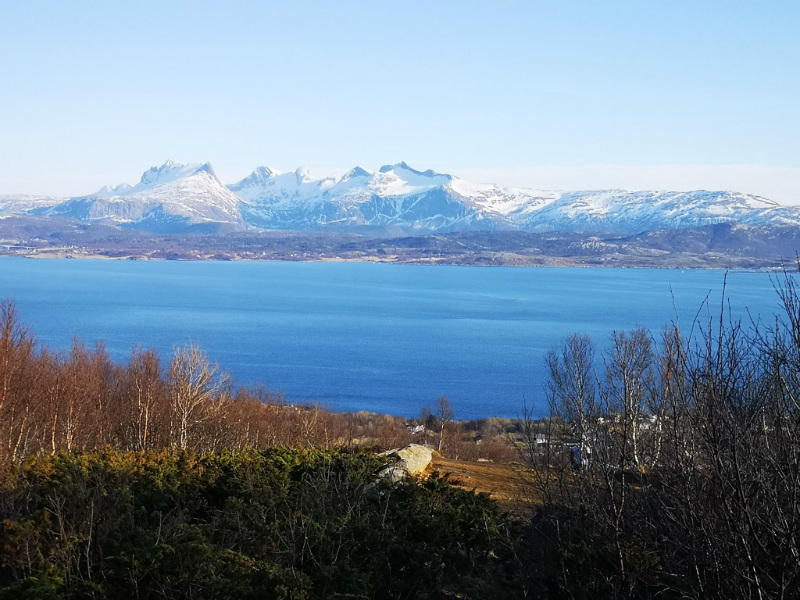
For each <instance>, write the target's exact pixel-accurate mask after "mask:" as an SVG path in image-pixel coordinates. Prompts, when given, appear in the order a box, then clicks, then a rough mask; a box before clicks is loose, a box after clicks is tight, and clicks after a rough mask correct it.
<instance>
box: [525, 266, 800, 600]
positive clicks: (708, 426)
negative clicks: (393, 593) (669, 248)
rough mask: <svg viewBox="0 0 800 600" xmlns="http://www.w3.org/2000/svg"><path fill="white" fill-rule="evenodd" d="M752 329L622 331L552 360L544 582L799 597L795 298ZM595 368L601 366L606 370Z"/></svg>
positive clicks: (536, 448) (537, 446)
mask: <svg viewBox="0 0 800 600" xmlns="http://www.w3.org/2000/svg"><path fill="white" fill-rule="evenodd" d="M777 293H778V296H779V298H780V300H781V304H782V308H783V310H782V313H781V314H780V315H778V316H776V317H774V318H772V319H767V320H766V321H756V322H752V323H750V324H747V325H743V324H742V323H741V322H737V321H733V320H731V319H730V317H729V316H728V315H727V313H726V310H725V307H724V305H723V307H722V310H721V314H720V315H719V316H718V317H715V318H713V319H709V320H708V321H706V322H704V323H701V322H699V321H698V320H696V321H695V322H694V323H693V324H692V328H691V330H690V331H685V330H683V329H681V328H680V327H678V326H677V325H676V326H673V327H670V328H667V329H666V330H665V331H664V332H663V334H662V335H661V336H660V337H659V338H658V339H656V338H654V337H653V336H651V335H650V334H649V333H648V332H647V331H644V330H635V331H632V332H615V333H614V334H613V336H612V340H611V342H612V343H611V347H610V349H609V350H608V351H606V352H604V353H603V354H602V360H597V359H596V356H595V347H594V344H593V342H592V341H591V340H590V339H589V338H587V337H584V336H579V335H574V336H571V337H570V338H569V339H568V340H567V341H566V342H565V343H564V344H563V345H562V346H561V347H560V348H557V349H554V350H553V351H552V352H551V353H550V355H549V357H548V366H549V371H550V379H549V383H548V392H549V398H550V402H551V416H552V418H551V420H550V422H549V424H550V428H549V432H548V436H547V440H546V443H537V442H541V441H542V440H541V439H534V436H533V435H529V436H528V442H529V443H528V445H527V448H526V455H527V460H528V461H529V463H530V464H531V465H532V466H534V467H535V474H536V481H537V487H538V491H539V493H540V494H541V497H542V499H543V503H544V506H543V507H542V508H541V509H540V510H539V511H538V512H537V515H536V517H535V519H534V522H533V526H534V533H533V534H532V535H533V539H535V540H537V545H538V550H537V552H538V553H539V556H540V559H539V561H538V564H540V565H541V566H542V573H541V576H542V578H543V580H544V581H547V582H549V585H551V586H553V587H552V589H558V590H559V592H558V593H557V594H556V596H558V597H572V598H653V597H658V598H665V599H667V598H676V599H677V598H697V599H700V598H721V599H722V598H725V599H729V598H758V599H765V598H798V597H800V294H798V287H797V283H796V280H795V279H794V278H793V277H791V276H788V275H787V276H786V277H785V278H784V279H783V281H782V282H779V284H778V285H777ZM597 365H601V367H600V368H599V369H597V368H596V366H597Z"/></svg>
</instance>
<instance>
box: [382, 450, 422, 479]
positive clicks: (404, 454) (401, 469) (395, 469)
mask: <svg viewBox="0 0 800 600" xmlns="http://www.w3.org/2000/svg"><path fill="white" fill-rule="evenodd" d="M380 456H386V457H389V458H393V459H395V462H393V463H392V464H389V465H386V466H385V467H383V468H382V469H381V470H380V471H378V477H381V478H384V479H388V480H389V481H391V482H397V481H400V480H401V479H405V478H406V477H408V476H409V475H418V474H420V473H422V472H423V471H424V470H425V469H426V468H428V465H429V464H431V460H433V453H432V452H431V449H430V448H426V447H425V446H420V445H419V444H409V445H408V446H405V447H403V448H397V449H395V450H387V451H386V452H381V454H380Z"/></svg>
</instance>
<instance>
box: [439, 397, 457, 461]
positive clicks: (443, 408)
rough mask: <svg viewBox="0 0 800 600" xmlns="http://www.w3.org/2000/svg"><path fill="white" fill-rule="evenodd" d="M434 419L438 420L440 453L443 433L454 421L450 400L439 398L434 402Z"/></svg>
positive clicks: (442, 444)
mask: <svg viewBox="0 0 800 600" xmlns="http://www.w3.org/2000/svg"><path fill="white" fill-rule="evenodd" d="M436 418H437V419H438V420H439V448H438V450H439V452H441V451H442V448H443V446H444V431H445V428H446V427H448V426H449V425H450V424H451V423H452V422H453V421H454V419H455V411H453V407H452V406H451V405H450V399H449V398H448V397H447V396H445V395H441V396H439V399H438V400H437V401H436Z"/></svg>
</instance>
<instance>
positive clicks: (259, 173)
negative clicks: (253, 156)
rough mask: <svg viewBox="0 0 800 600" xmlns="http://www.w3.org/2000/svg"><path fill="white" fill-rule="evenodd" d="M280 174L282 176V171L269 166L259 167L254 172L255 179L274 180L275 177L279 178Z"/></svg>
mask: <svg viewBox="0 0 800 600" xmlns="http://www.w3.org/2000/svg"><path fill="white" fill-rule="evenodd" d="M280 174H281V172H280V171H278V170H276V169H272V168H270V167H268V166H267V165H263V166H260V167H258V168H257V169H256V170H255V171H253V178H258V179H272V178H273V177H277V176H278V175H280Z"/></svg>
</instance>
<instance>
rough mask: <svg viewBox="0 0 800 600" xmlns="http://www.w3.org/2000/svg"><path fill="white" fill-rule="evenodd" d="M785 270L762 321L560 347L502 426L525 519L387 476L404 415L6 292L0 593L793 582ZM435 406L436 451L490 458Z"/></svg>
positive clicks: (141, 594)
mask: <svg viewBox="0 0 800 600" xmlns="http://www.w3.org/2000/svg"><path fill="white" fill-rule="evenodd" d="M775 287H776V295H777V298H778V299H779V301H780V304H781V306H782V310H781V312H780V313H779V314H777V315H775V316H773V317H771V318H769V317H762V318H761V319H753V320H751V321H750V322H746V323H742V322H738V321H734V320H732V319H731V318H730V317H729V312H728V311H727V310H726V303H725V300H724V298H723V299H722V300H721V301H720V302H719V305H718V306H717V307H714V309H713V310H712V308H711V307H710V306H709V305H707V306H706V309H707V310H701V311H700V312H698V315H697V316H696V317H695V318H694V320H693V321H691V322H690V323H688V325H687V326H686V327H681V326H680V325H679V324H678V322H677V321H676V322H675V323H673V324H672V325H670V326H667V327H665V329H664V330H663V331H662V332H660V333H657V334H654V333H652V332H648V331H645V330H634V331H624V332H623V331H616V332H613V333H612V334H611V336H610V338H609V339H608V340H607V341H605V342H603V343H602V344H601V345H598V343H597V341H595V340H591V339H589V338H588V337H586V336H583V335H580V334H574V335H572V336H570V337H568V338H567V339H566V340H564V342H563V344H562V345H560V346H559V347H557V348H553V349H552V351H551V352H550V354H549V355H548V358H547V367H548V372H549V377H548V380H547V382H546V389H547V396H548V400H549V404H550V414H549V416H548V417H547V418H544V419H534V418H532V417H531V415H527V416H526V415H523V418H522V419H520V420H519V421H518V422H517V423H516V429H514V430H505V431H504V432H502V435H500V436H498V438H497V439H495V440H494V442H495V443H497V440H498V439H500V438H501V437H503V436H504V437H505V452H500V451H496V452H495V453H494V454H493V455H492V458H493V459H494V460H501V459H503V460H510V461H514V462H516V463H518V464H519V465H520V468H522V469H523V470H524V472H525V475H526V477H525V479H524V485H526V486H528V487H529V488H530V491H531V495H532V496H535V497H536V498H537V502H536V503H535V504H534V505H533V506H528V507H526V508H525V509H524V510H518V511H506V510H501V509H500V508H499V507H498V505H497V504H496V503H495V502H494V501H493V500H491V499H490V498H489V497H488V496H487V495H485V494H475V493H472V492H469V491H466V490H463V489H460V488H458V487H456V486H454V485H451V482H450V481H449V480H448V478H447V476H446V474H439V473H433V474H430V475H429V476H428V477H425V478H420V479H413V478H411V479H408V480H405V481H401V482H399V483H389V482H387V481H383V480H380V479H377V478H376V476H375V474H376V473H377V471H378V470H379V469H380V468H381V466H382V465H383V464H384V463H385V461H386V460H387V459H386V458H385V457H382V456H380V455H378V454H376V452H375V450H376V449H377V446H379V445H380V446H383V447H393V446H398V445H402V444H405V443H408V441H411V439H412V438H413V435H414V434H412V433H411V429H410V428H409V427H408V424H407V423H405V422H403V420H397V419H390V418H387V419H385V420H380V419H377V420H376V418H374V417H373V418H370V419H368V420H365V419H364V418H363V416H362V417H358V416H353V415H349V416H348V415H337V414H334V413H329V412H327V411H324V410H322V409H319V408H318V407H297V406H291V405H288V404H286V403H285V402H283V401H282V399H281V398H280V397H277V396H274V395H270V394H269V393H266V392H264V391H258V390H239V389H235V388H234V387H233V386H232V385H231V383H230V381H229V380H228V379H227V377H226V376H225V374H224V373H223V372H222V370H221V369H220V368H219V366H218V365H216V364H213V363H212V362H211V361H210V360H209V358H208V357H207V356H206V355H205V354H204V353H203V352H202V350H201V349H199V348H197V347H195V346H185V347H182V348H177V349H176V350H175V352H174V354H173V356H172V357H170V358H169V360H168V361H165V362H163V361H162V360H161V358H160V357H159V356H158V355H157V354H156V353H155V352H153V351H151V350H143V349H138V350H135V351H134V352H133V353H132V354H131V356H130V358H129V360H128V361H127V362H125V363H124V364H120V363H115V362H114V361H112V360H111V359H110V358H109V357H108V355H107V353H106V352H105V350H104V349H103V347H102V345H97V346H96V347H94V348H92V349H89V348H87V347H85V346H83V345H81V344H80V343H76V344H75V345H74V346H73V348H72V349H71V350H70V351H68V352H64V353H58V352H54V351H51V350H49V349H46V348H40V347H38V346H37V344H36V342H35V338H34V337H33V335H32V334H31V332H29V331H28V330H27V329H26V328H25V327H24V326H22V325H21V324H20V322H19V318H18V315H17V314H16V309H15V307H14V304H13V303H12V302H10V301H6V302H5V303H4V304H3V305H2V312H0V327H1V328H2V329H1V330H0V426H1V427H2V438H1V439H0V452H1V453H2V455H1V457H2V476H1V478H0V520H1V521H2V525H0V541H1V542H2V550H0V552H2V554H0V598H53V599H56V598H175V599H178V598H181V599H182V598H198V599H199V598H586V599H589V598H642V599H644V598H666V599H673V598H674V599H678V598H697V599H698V600H699V599H701V598H759V599H763V598H796V597H800V592H798V589H799V588H800V585H799V584H800V580H798V575H800V547H799V546H798V527H799V526H800V290H799V289H798V287H797V283H796V279H795V278H794V276H793V275H790V274H785V275H784V276H783V278H781V279H776V282H775ZM598 347H600V348H602V350H601V351H598V349H597V348H598ZM441 408H442V409H441V410H438V411H434V412H433V414H432V413H431V412H430V411H429V412H427V413H426V414H424V415H422V416H423V417H425V421H426V422H427V424H428V427H427V428H426V427H423V429H424V430H425V431H426V432H429V434H430V436H432V437H426V438H425V442H426V443H430V444H431V445H433V446H434V447H435V448H437V449H439V450H441V452H442V453H444V454H446V455H451V456H454V455H456V454H460V455H461V456H462V458H471V459H475V458H479V456H478V454H476V452H485V450H481V449H480V448H481V446H483V444H479V443H478V440H475V439H472V442H471V445H470V447H471V448H472V449H473V450H471V452H473V453H472V454H469V452H468V451H467V449H466V448H467V446H465V440H466V439H467V438H468V437H469V436H467V435H466V432H465V431H463V430H462V431H460V430H459V427H458V424H457V423H456V422H455V420H454V419H453V418H452V413H448V412H447V410H445V409H449V405H446V404H443V406H442V407H441ZM437 414H438V417H437ZM437 419H438V420H437ZM423 425H424V424H423ZM429 430H430V431H429ZM376 440H380V441H381V442H382V443H381V444H378V443H377V442H376ZM480 441H483V440H480ZM484 460H486V457H484ZM462 487H463V486H462Z"/></svg>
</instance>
